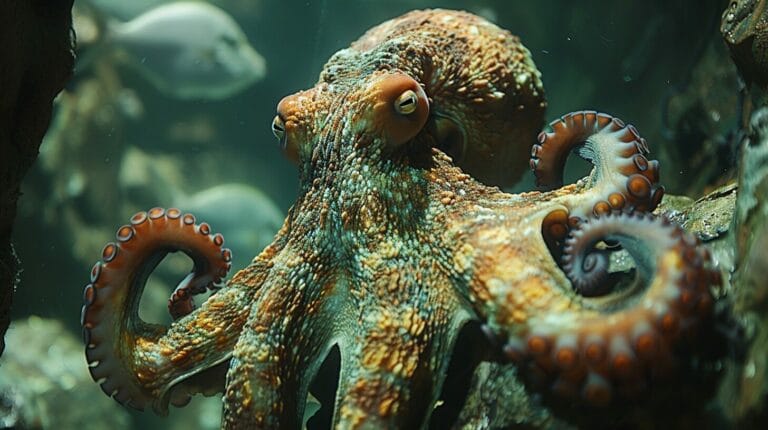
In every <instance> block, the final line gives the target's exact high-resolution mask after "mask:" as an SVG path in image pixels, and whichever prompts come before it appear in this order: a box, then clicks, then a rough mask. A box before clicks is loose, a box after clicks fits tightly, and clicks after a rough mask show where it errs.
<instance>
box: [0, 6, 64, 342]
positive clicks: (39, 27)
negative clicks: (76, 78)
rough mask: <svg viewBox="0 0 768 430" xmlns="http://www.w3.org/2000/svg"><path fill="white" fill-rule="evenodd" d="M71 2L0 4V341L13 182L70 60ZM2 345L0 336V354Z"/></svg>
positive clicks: (9, 275) (12, 273)
mask: <svg viewBox="0 0 768 430" xmlns="http://www.w3.org/2000/svg"><path fill="white" fill-rule="evenodd" d="M72 2H73V0H6V1H4V2H2V3H0V82H2V87H3V89H2V91H0V339H2V334H3V333H5V330H6V328H7V327H8V323H9V321H10V318H9V316H8V312H9V309H10V305H11V294H12V291H13V288H14V285H15V283H16V282H17V276H18V273H17V270H18V260H17V258H16V255H15V253H14V251H13V248H12V246H11V242H10V239H11V227H12V225H13V220H14V218H15V217H16V202H17V200H18V198H19V195H20V192H19V184H20V182H21V180H22V178H23V177H24V175H25V174H26V173H27V170H28V169H29V167H30V166H31V165H32V163H33V162H34V161H35V159H36V158H37V151H38V147H39V146H40V141H41V140H42V138H43V134H44V133H45V131H46V129H47V128H48V123H49V121H50V118H51V110H52V102H53V98H54V97H56V94H58V92H59V91H60V90H61V89H62V87H63V86H64V84H65V82H66V81H67V80H68V79H69V77H70V75H71V73H72V68H73V64H74V53H73V43H74V39H73V34H72V31H71V25H72V17H71V12H70V11H71V9H72ZM4 347H5V344H4V342H2V341H1V340H0V353H2V350H3V349H4Z"/></svg>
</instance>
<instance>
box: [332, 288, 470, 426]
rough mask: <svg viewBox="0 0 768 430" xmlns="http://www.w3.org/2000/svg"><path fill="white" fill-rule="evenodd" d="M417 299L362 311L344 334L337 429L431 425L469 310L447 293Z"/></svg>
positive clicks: (336, 418)
mask: <svg viewBox="0 0 768 430" xmlns="http://www.w3.org/2000/svg"><path fill="white" fill-rule="evenodd" d="M414 290H418V289H414ZM411 299H412V300H411V301H410V302H409V301H406V302H401V304H400V306H396V305H392V306H387V307H384V308H377V309H375V310H372V311H371V310H367V311H366V312H365V313H364V314H363V313H361V315H360V316H359V320H358V321H357V323H356V324H355V325H354V329H353V330H351V331H350V332H349V334H348V335H347V336H344V337H343V339H345V341H343V342H341V343H340V344H339V347H340V352H341V372H340V375H339V386H338V390H337V393H336V407H335V415H334V426H335V428H425V427H426V426H427V423H428V420H429V418H430V416H431V411H432V410H433V409H434V407H435V405H436V402H437V400H438V396H439V394H440V390H441V389H442V385H443V381H444V378H445V372H446V370H447V367H448V362H449V360H450V357H451V351H452V349H453V347H454V344H455V342H456V338H457V336H458V333H459V331H460V328H461V326H462V325H463V324H464V323H465V322H466V321H467V320H468V319H469V314H468V313H467V312H463V311H460V310H458V307H457V306H458V305H457V304H456V303H455V302H454V301H453V300H454V298H453V297H452V296H449V295H447V294H444V292H443V295H442V296H440V294H423V295H421V296H412V297H411ZM369 309H370V308H369Z"/></svg>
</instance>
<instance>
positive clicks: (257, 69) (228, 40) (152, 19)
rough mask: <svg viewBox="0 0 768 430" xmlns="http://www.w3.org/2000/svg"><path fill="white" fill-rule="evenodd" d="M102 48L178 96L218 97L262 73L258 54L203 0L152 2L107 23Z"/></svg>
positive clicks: (234, 26)
mask: <svg viewBox="0 0 768 430" xmlns="http://www.w3.org/2000/svg"><path fill="white" fill-rule="evenodd" d="M106 32H107V34H106V36H105V40H104V42H103V44H102V46H103V47H102V48H101V49H99V51H98V52H97V55H100V54H101V53H103V52H104V51H105V49H104V48H106V49H110V50H116V51H117V54H118V56H117V58H118V59H120V60H121V61H122V62H124V63H126V64H127V65H129V66H131V67H133V68H134V69H136V70H137V71H138V72H139V73H140V74H141V75H142V76H144V77H145V78H147V79H148V80H149V81H150V82H151V83H152V84H153V85H154V86H155V87H157V88H158V89H159V90H160V91H162V92H164V93H166V94H168V95H170V96H173V97H176V98H179V99H224V98H227V97H230V96H232V95H234V94H236V93H238V92H240V91H242V90H243V89H245V88H246V87H248V86H250V85H251V84H253V83H254V82H256V81H259V80H261V79H262V78H263V77H264V75H265V74H266V64H265V61H264V58H263V57H262V56H261V55H259V53H258V52H256V51H255V50H254V49H253V47H252V46H251V45H250V44H249V43H248V39H247V38H246V36H245V34H244V33H243V31H242V29H241V28H240V27H239V26H238V25H237V23H236V22H235V21H234V20H233V19H232V17H230V16H229V15H228V14H227V13H226V12H224V11H223V10H221V9H219V8H217V7H215V6H213V5H210V4H208V3H204V2H190V1H181V2H175V3H169V4H165V5H161V6H158V7H156V8H154V9H151V10H149V11H147V12H146V13H144V14H142V15H140V16H138V17H136V18H134V19H132V20H130V21H128V22H125V23H109V24H108V25H107V31H106Z"/></svg>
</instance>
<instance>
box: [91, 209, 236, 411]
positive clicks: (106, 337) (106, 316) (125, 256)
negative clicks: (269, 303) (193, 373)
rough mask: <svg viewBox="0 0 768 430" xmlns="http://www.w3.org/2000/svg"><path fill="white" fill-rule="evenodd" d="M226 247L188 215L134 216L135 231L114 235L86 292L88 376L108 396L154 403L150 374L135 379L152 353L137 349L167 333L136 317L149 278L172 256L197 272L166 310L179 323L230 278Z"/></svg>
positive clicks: (132, 403)
mask: <svg viewBox="0 0 768 430" xmlns="http://www.w3.org/2000/svg"><path fill="white" fill-rule="evenodd" d="M223 241H224V240H223V238H222V237H221V235H219V234H216V235H212V234H211V231H210V227H209V226H208V225H207V224H205V223H202V224H200V225H196V224H195V218H194V217H193V216H192V215H190V214H182V213H181V211H179V210H178V209H173V208H172V209H168V210H167V211H166V210H164V209H162V208H154V209H151V210H149V211H148V212H139V213H137V214H136V215H134V216H133V217H132V218H131V223H130V225H124V226H122V227H120V228H119V229H118V230H117V242H111V243H108V244H107V245H106V246H105V247H104V250H103V252H102V259H101V260H100V261H98V262H97V263H96V264H95V265H94V266H93V269H92V270H91V280H90V283H89V284H88V285H86V286H85V291H84V293H83V294H84V305H83V310H82V315H81V323H82V326H83V336H84V341H85V344H86V349H85V355H86V359H87V361H88V364H89V366H90V367H89V368H90V371H91V376H93V379H94V380H95V381H97V382H99V383H100V385H101V388H102V390H104V392H105V393H106V394H107V395H109V396H111V397H114V398H115V400H117V401H118V402H120V403H122V404H126V405H129V406H132V407H135V408H137V409H143V408H144V406H145V405H146V404H147V403H148V402H150V401H152V400H154V398H153V396H152V395H149V394H148V393H147V392H146V390H144V389H143V388H142V380H143V379H147V378H151V375H147V374H137V373H140V370H141V369H142V367H141V361H142V358H143V357H141V354H142V353H146V352H147V351H146V350H142V349H141V348H136V346H135V345H134V344H133V343H134V342H136V343H138V344H141V346H145V347H146V346H148V344H149V343H156V342H157V341H158V339H160V337H161V336H162V335H163V334H164V332H165V329H164V328H163V327H161V326H157V325H152V324H147V323H145V322H144V321H142V320H141V319H140V318H139V316H138V305H139V301H140V298H141V293H142V291H143V289H144V285H145V283H146V281H147V278H148V276H149V274H150V273H151V272H152V271H153V270H154V269H155V267H156V266H157V264H158V263H159V262H160V261H161V260H162V259H163V258H164V257H165V255H166V254H167V253H169V252H173V251H182V252H184V253H186V254H187V255H188V256H189V257H190V258H191V259H192V260H193V262H194V267H193V269H192V272H191V273H190V274H189V275H188V276H187V277H186V278H185V279H184V280H183V281H182V282H181V283H180V284H179V286H178V287H177V288H176V290H175V291H174V292H173V294H172V295H171V299H170V301H169V304H168V307H169V311H170V312H171V314H172V316H173V317H174V318H175V319H177V318H179V317H181V316H183V315H186V314H188V313H190V312H192V310H193V309H194V304H193V302H192V296H193V295H194V294H198V293H201V292H204V291H205V290H206V289H208V288H212V287H213V286H215V285H217V284H219V283H220V282H221V281H222V279H223V278H224V277H225V276H226V274H227V271H228V270H229V268H230V260H231V255H230V252H229V250H228V249H224V248H222V244H223ZM142 342H144V343H142ZM164 352H165V351H164ZM144 358H146V357H144ZM176 364H178V363H176ZM137 370H138V371H137ZM168 373H169V374H171V373H172V372H168ZM184 401H185V399H182V400H175V401H174V402H175V403H183V402H184Z"/></svg>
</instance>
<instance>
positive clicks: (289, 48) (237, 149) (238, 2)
mask: <svg viewBox="0 0 768 430" xmlns="http://www.w3.org/2000/svg"><path fill="white" fill-rule="evenodd" d="M125 3H128V2H125V0H119V1H118V0H114V1H111V0H92V1H90V2H86V1H83V0H76V8H77V9H76V31H77V32H78V40H79V47H78V50H79V55H80V58H81V59H87V60H88V61H87V63H86V64H78V66H77V71H76V74H75V76H74V78H73V80H72V81H71V82H70V84H69V85H68V87H67V88H66V90H65V91H64V92H63V93H62V94H61V95H60V96H59V98H58V100H57V102H56V106H55V111H54V119H53V121H52V124H51V127H50V129H49V132H48V134H47V136H46V138H45V140H44V142H43V145H42V147H41V154H40V158H39V160H38V162H37V163H36V164H35V166H34V168H33V169H32V171H31V172H30V173H29V175H28V176H27V178H26V179H25V182H24V184H23V188H22V191H23V196H22V198H21V200H20V206H19V214H18V218H17V220H16V225H15V227H14V244H15V247H16V252H17V253H18V255H19V258H20V259H21V261H22V268H23V271H22V273H21V279H20V282H19V284H18V288H17V290H16V293H15V297H14V307H13V318H14V320H15V323H13V324H12V325H11V328H10V330H9V335H8V336H9V340H8V347H7V350H6V355H5V356H4V357H3V359H2V360H4V361H5V362H6V363H9V362H10V361H11V360H14V359H17V360H19V361H21V362H23V363H25V364H24V365H23V366H19V367H11V366H9V365H5V366H3V367H4V368H5V371H6V373H8V372H9V369H11V372H12V373H11V374H10V375H5V376H4V377H3V378H5V379H4V380H3V379H0V381H2V382H3V383H8V384H13V383H14V381H16V383H17V384H19V385H17V391H18V393H17V394H14V396H15V397H13V396H12V398H13V399H16V400H14V401H16V402H18V405H15V404H13V402H11V403H12V404H11V406H8V407H7V408H6V409H8V410H14V409H13V408H16V409H15V410H17V411H18V410H23V409H24V408H27V409H28V410H31V411H33V412H32V413H33V415H36V417H37V418H38V423H39V424H40V427H42V428H66V426H63V427H62V426H56V425H54V424H53V423H57V422H58V423H59V425H61V424H62V423H77V422H82V420H83V419H85V418H84V417H86V416H87V417H88V420H89V421H88V422H89V423H90V425H89V428H102V427H104V428H107V427H110V428H113V429H114V428H132V427H135V428H146V427H147V426H151V427H156V428H201V429H203V428H218V426H219V416H220V415H219V414H220V411H219V409H220V401H218V400H217V399H216V398H214V399H195V400H194V401H193V403H192V405H190V406H188V407H187V408H183V409H175V410H172V412H171V415H170V417H168V418H158V417H155V416H154V415H152V414H151V413H143V414H141V413H134V412H130V411H128V410H127V409H125V408H122V407H120V406H119V405H117V404H116V403H115V402H113V401H111V400H110V399H108V398H107V397H106V396H104V395H103V394H102V393H101V392H100V390H99V388H98V386H97V385H96V384H95V383H93V382H92V381H91V379H90V377H89V376H88V375H87V372H86V371H85V360H84V358H83V354H82V345H81V344H79V340H80V321H79V318H80V308H81V305H82V303H81V302H82V287H83V285H85V283H86V282H87V280H88V272H89V270H90V267H91V265H92V264H93V262H94V261H96V259H97V257H99V256H100V252H101V248H102V246H103V244H104V243H106V242H108V241H110V240H113V237H114V232H115V230H116V229H117V227H119V226H120V225H122V224H123V223H125V222H127V220H128V219H129V218H130V216H131V215H132V214H133V213H135V212H137V211H140V210H146V209H149V208H151V207H154V206H161V207H170V206H177V207H180V208H181V209H183V210H190V211H192V212H194V213H195V214H196V215H197V216H198V219H200V220H205V221H207V222H209V223H210V224H211V226H212V228H213V230H214V231H216V232H221V233H222V234H223V235H224V237H225V239H226V241H227V244H228V245H229V246H231V247H232V248H233V251H234V254H235V265H234V266H235V268H238V267H242V266H244V265H245V264H247V262H248V261H250V259H251V258H253V257H254V256H255V255H256V254H258V253H259V252H260V251H261V249H262V248H263V247H264V246H265V245H266V244H268V243H269V241H270V239H271V237H272V235H273V234H274V233H275V232H276V231H277V229H278V228H279V226H280V224H281V223H282V218H283V216H284V214H285V213H286V211H287V210H288V208H289V207H290V205H291V204H292V202H293V201H294V199H295V197H296V194H297V189H298V184H297V174H296V169H295V167H294V166H293V165H292V164H291V163H290V162H289V161H288V160H286V159H285V158H284V157H283V155H282V154H281V151H280V148H279V145H278V142H277V141H276V139H275V138H274V137H273V135H272V132H271V129H270V123H271V120H272V118H273V116H274V114H275V107H276V105H277V102H278V101H279V100H280V99H281V98H282V97H284V96H286V95H289V94H292V93H294V92H296V91H298V90H301V89H305V88H308V87H311V86H312V85H313V84H314V83H315V81H316V80H317V76H318V74H319V71H320V69H321V67H322V65H323V64H324V62H325V61H326V59H328V58H329V57H330V55H332V54H333V53H334V52H335V51H337V50H339V49H342V48H344V47H346V46H348V45H349V43H351V42H352V41H353V40H355V39H356V38H357V37H359V36H360V35H362V34H363V33H364V32H365V31H366V30H367V29H369V28H370V27H372V26H374V25H376V24H378V23H381V22H383V21H384V20H387V19H389V18H393V17H395V16H398V15H400V14H402V13H403V12H406V11H408V10H412V9H416V8H429V7H442V8H452V9H464V10H468V11H470V12H473V13H476V14H479V15H481V16H483V17H485V18H487V19H489V20H491V21H493V22H495V23H496V24H497V25H499V26H500V27H502V28H505V29H508V30H510V31H511V32H512V33H513V34H516V35H518V36H520V38H521V39H522V42H523V43H524V44H525V45H526V46H527V48H528V49H529V50H530V51H531V53H532V56H533V59H534V61H535V63H536V65H537V67H538V68H539V70H540V71H541V73H542V80H543V82H544V88H545V91H546V95H547V99H548V108H547V119H548V121H550V120H553V119H555V118H556V117H557V115H560V114H564V113H567V112H570V111H574V110H581V109H595V110H598V111H603V112H607V113H610V114H612V115H614V116H617V117H619V118H622V119H624V120H626V121H628V122H631V123H633V124H634V125H635V126H636V127H637V128H638V129H639V130H640V132H641V134H642V135H643V136H644V137H646V139H647V140H648V142H649V144H650V148H651V155H652V156H654V157H657V158H658V159H659V160H660V161H661V182H662V183H663V184H664V185H665V186H666V187H667V192H668V193H671V194H684V195H688V196H691V197H698V196H700V195H702V194H704V193H705V192H707V191H710V190H712V189H713V188H715V187H717V186H718V185H721V184H723V183H725V182H727V181H728V180H729V179H732V178H733V175H734V174H735V171H734V170H733V169H732V167H731V166H733V164H734V159H733V157H734V153H735V149H734V148H735V143H734V137H733V136H734V132H735V130H736V129H737V127H738V124H739V120H740V114H741V112H740V109H739V106H740V99H739V81H738V77H737V74H736V71H735V68H734V67H733V66H732V64H731V62H730V59H729V56H728V53H727V49H726V48H725V45H724V44H723V42H722V38H721V36H720V34H719V32H718V30H717V29H718V26H719V20H720V14H721V13H722V10H723V9H724V7H725V5H726V3H727V2H725V1H714V0H711V1H701V2H698V1H696V2H694V1H690V0H671V1H667V0H646V1H625V2H608V1H597V0H589V1H580V2H570V1H562V0H542V1H501V0H499V1H490V0H485V1H483V0H476V1H426V0H413V1H402V0H386V1H370V0H369V1H352V0H350V1H342V0H327V1H278V0H253V1H247V0H219V1H211V2H210V3H212V4H215V5H217V6H218V7H220V8H222V9H223V10H225V11H226V12H228V13H229V14H230V15H231V16H232V17H233V18H234V19H235V21H236V22H237V23H238V24H239V25H240V27H242V29H243V31H244V32H245V33H246V35H247V37H248V40H249V41H250V43H251V45H252V46H253V47H254V48H255V50H256V51H258V52H259V53H260V54H261V55H262V56H263V57H264V59H265V60H266V75H265V76H264V78H263V79H261V80H260V81H258V82H255V83H253V84H252V85H250V86H249V87H247V88H246V89H244V90H242V91H241V92H239V93H237V94H236V95H233V96H232V97H229V98H226V99H223V100H179V99H176V98H173V97H170V96H168V95H166V94H163V93H162V92H160V91H158V89H157V88H155V87H154V86H153V85H152V84H151V83H150V82H148V81H147V80H146V79H144V77H142V76H141V75H140V74H139V73H137V71H136V69H135V68H132V67H130V65H126V64H124V63H122V62H120V61H118V60H116V59H115V57H114V56H113V55H110V53H109V52H108V51H109V48H108V47H107V48H105V47H104V46H103V45H102V43H104V41H103V39H102V38H103V37H104V34H103V33H104V32H105V31H106V30H105V29H104V28H101V27H102V25H101V24H100V21H101V20H105V19H107V20H111V19H119V20H129V19H132V18H133V17H135V14H136V13H141V11H142V9H143V10H149V9H151V8H152V7H155V6H157V5H158V4H161V3H165V2H162V1H136V2H135V3H131V4H132V6H135V8H136V9H135V10H126V9H130V8H125V7H124V6H125ZM121 5H122V6H123V7H122V8H121ZM569 169H570V170H569V175H570V179H573V178H577V177H579V176H582V175H583V174H585V173H586V167H585V165H580V164H579V163H572V166H570V168H569ZM532 188H533V181H532V175H531V174H527V175H524V179H523V180H522V181H521V183H520V184H517V185H516V186H514V187H512V188H510V190H511V191H520V190H526V189H532ZM188 270H189V262H188V261H187V260H186V259H184V258H181V257H178V256H175V257H174V258H168V259H166V261H164V262H163V263H162V264H161V266H160V267H159V269H158V271H157V272H156V273H155V274H153V276H152V278H151V280H150V281H151V282H150V285H149V288H148V292H147V293H146V294H145V297H144V298H143V302H142V316H143V317H145V319H147V320H151V321H158V322H163V321H166V320H167V316H166V314H167V312H166V310H165V305H166V301H167V297H168V294H169V293H170V291H171V289H172V288H173V287H174V286H175V284H176V282H178V280H179V279H181V277H182V276H183V274H184V273H185V272H186V271H188ZM32 316H36V318H32V319H30V317H32ZM23 330H29V331H23ZM70 338H71V339H70ZM72 339H74V340H72ZM14 342H19V343H14ZM59 343H61V345H59ZM48 360H53V361H55V362H57V363H60V364H61V368H59V369H58V370H56V369H53V370H52V369H51V368H50V366H48V364H47V363H49V361H48ZM46 367H48V369H47V370H43V369H44V368H46ZM54 370H56V372H59V373H56V372H54ZM62 375H63V376H62ZM83 375H85V376H83ZM14 378H18V379H16V380H14ZM31 380H34V381H38V380H39V383H35V384H31V383H27V382H25V383H23V384H22V382H20V381H31ZM51 380H53V381H51ZM8 381H11V382H8ZM62 381H66V383H63V382H62ZM21 385H25V386H31V387H28V388H18V387H21ZM73 392H77V393H78V395H72V393H73ZM41 405H43V406H41ZM48 405H58V407H55V408H54V407H50V406H48ZM89 405H94V406H89ZM95 405H99V406H98V407H96V406H95ZM102 405H103V406H102ZM86 411H87V414H89V415H86ZM78 420H80V421H78ZM6 421H7V420H6Z"/></svg>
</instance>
